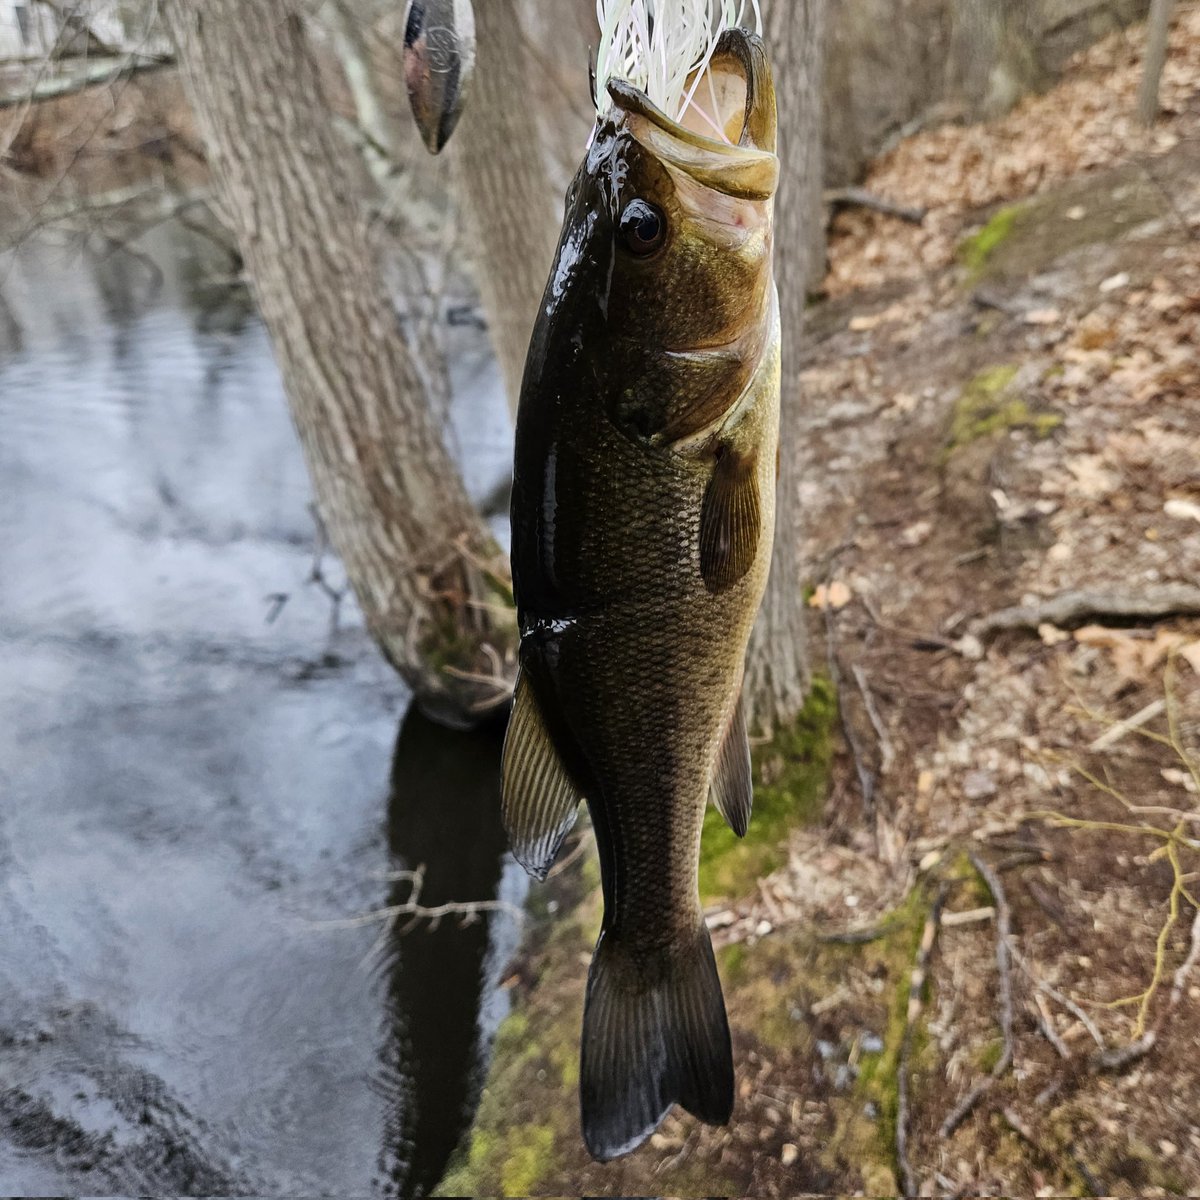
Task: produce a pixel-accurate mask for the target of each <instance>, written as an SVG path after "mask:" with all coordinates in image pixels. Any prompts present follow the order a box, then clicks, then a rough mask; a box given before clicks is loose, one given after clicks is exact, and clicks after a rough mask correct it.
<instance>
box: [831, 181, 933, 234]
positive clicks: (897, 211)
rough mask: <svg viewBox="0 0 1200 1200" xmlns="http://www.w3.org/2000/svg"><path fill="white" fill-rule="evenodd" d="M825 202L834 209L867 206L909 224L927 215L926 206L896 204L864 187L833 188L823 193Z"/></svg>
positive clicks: (922, 221) (917, 222)
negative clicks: (914, 206)
mask: <svg viewBox="0 0 1200 1200" xmlns="http://www.w3.org/2000/svg"><path fill="white" fill-rule="evenodd" d="M825 203H826V204H828V205H829V207H830V208H831V209H833V210H834V211H836V210H837V209H839V208H867V209H870V210H871V211H872V212H877V213H882V214H883V215H884V216H885V217H896V218H898V219H899V220H901V221H907V222H909V224H911V225H922V224H924V222H925V218H926V217H927V216H928V215H929V209H927V208H913V207H910V206H909V205H907V204H898V203H897V202H896V201H894V200H888V199H886V198H885V197H883V196H877V195H875V193H874V192H868V191H867V189H866V188H860V187H847V188H835V189H833V190H832V191H828V192H826V193H825Z"/></svg>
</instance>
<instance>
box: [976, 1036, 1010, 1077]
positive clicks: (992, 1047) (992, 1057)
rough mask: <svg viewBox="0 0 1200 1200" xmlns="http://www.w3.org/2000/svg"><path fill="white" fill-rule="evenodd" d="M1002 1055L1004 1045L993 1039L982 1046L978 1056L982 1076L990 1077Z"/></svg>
mask: <svg viewBox="0 0 1200 1200" xmlns="http://www.w3.org/2000/svg"><path fill="white" fill-rule="evenodd" d="M1003 1053H1004V1043H1003V1042H1002V1041H1000V1040H999V1039H994V1040H993V1041H990V1042H988V1044H987V1045H986V1046H984V1048H983V1050H982V1051H981V1052H980V1054H979V1069H980V1071H982V1072H983V1074H984V1075H990V1074H991V1073H992V1071H993V1070H995V1067H996V1064H997V1063H998V1062H999V1061H1000V1057H1001V1055H1003Z"/></svg>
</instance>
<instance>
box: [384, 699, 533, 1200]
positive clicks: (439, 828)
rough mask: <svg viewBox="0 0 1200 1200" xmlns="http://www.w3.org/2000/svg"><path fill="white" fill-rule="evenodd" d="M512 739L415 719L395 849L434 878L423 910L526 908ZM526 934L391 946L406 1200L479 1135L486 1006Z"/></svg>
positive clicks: (395, 1140) (394, 1154)
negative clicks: (484, 904)
mask: <svg viewBox="0 0 1200 1200" xmlns="http://www.w3.org/2000/svg"><path fill="white" fill-rule="evenodd" d="M503 736H504V725H503V722H500V723H498V724H496V725H494V726H492V727H490V728H487V729H483V730H478V731H476V732H474V733H460V732H455V731H452V730H448V729H444V728H442V727H440V726H438V725H435V724H433V723H432V722H431V721H429V720H428V719H427V718H426V717H424V716H423V715H422V714H421V713H420V712H419V711H418V710H417V709H415V708H414V709H412V710H410V712H409V714H408V716H407V717H406V718H405V721H404V725H403V726H402V727H401V730H400V737H399V739H398V740H397V742H396V755H395V758H394V760H393V763H392V781H391V797H390V801H389V804H388V845H389V846H390V848H391V851H392V855H393V862H394V864H395V867H396V868H397V869H400V870H403V869H408V870H416V869H418V868H423V882H422V885H421V890H420V903H421V904H422V905H424V906H427V907H436V906H438V905H443V904H448V903H456V904H457V903H462V902H470V901H480V900H485V901H486V900H491V899H493V898H494V897H497V896H503V895H505V894H507V895H509V897H510V898H511V899H513V900H518V901H519V899H520V889H521V887H522V886H523V884H522V881H521V880H520V877H519V874H518V873H516V872H514V871H513V870H512V867H511V864H510V869H509V874H508V878H507V879H504V870H503V865H504V861H505V860H504V852H505V849H506V842H505V837H504V831H503V828H502V827H501V824H500V751H501V746H502V743H503ZM502 884H503V885H504V886H502ZM411 894H412V886H411V884H410V883H409V882H407V881H401V882H397V884H396V885H395V887H394V888H393V890H392V894H391V897H390V900H389V903H390V904H393V905H401V904H404V903H405V902H406V901H408V900H409V899H410V897H411ZM400 928H404V925H403V923H402V925H401V926H400ZM516 933H517V930H516V923H515V922H514V920H513V918H512V917H511V916H508V915H506V914H491V915H484V916H482V917H480V918H479V919H476V920H475V921H473V922H472V923H470V924H466V925H464V924H463V923H462V921H461V920H458V919H453V918H450V919H446V920H443V921H441V922H440V923H438V924H437V925H436V926H433V925H431V923H430V922H429V921H422V922H419V923H416V924H412V925H410V926H408V928H407V932H400V933H398V934H397V935H396V936H395V937H393V939H392V941H391V946H390V954H389V961H388V963H387V966H386V979H387V989H388V1000H389V1008H390V1018H391V1019H390V1021H389V1023H388V1041H387V1045H386V1047H385V1050H384V1053H383V1058H384V1062H385V1065H386V1066H387V1067H388V1068H389V1069H388V1070H387V1071H386V1072H385V1079H386V1080H388V1081H389V1085H390V1090H391V1095H392V1097H393V1100H394V1102H395V1107H394V1110H393V1113H392V1116H391V1119H390V1121H389V1123H388V1132H387V1139H386V1142H387V1144H386V1145H385V1152H384V1155H383V1158H382V1164H383V1170H384V1173H385V1174H386V1175H387V1176H388V1177H389V1178H390V1181H391V1184H392V1186H393V1188H394V1190H395V1194H397V1195H399V1196H403V1197H409V1196H421V1195H425V1194H427V1193H428V1192H429V1190H430V1189H431V1188H432V1187H433V1186H434V1185H435V1184H436V1183H437V1182H438V1181H439V1180H440V1179H441V1177H442V1173H443V1172H444V1170H445V1167H446V1163H447V1161H448V1160H449V1158H450V1155H451V1153H452V1152H453V1150H454V1148H455V1146H456V1145H457V1144H458V1142H459V1140H460V1138H461V1137H462V1135H463V1133H464V1132H465V1131H466V1129H467V1127H468V1126H469V1124H470V1121H471V1117H472V1115H473V1113H474V1110H475V1107H476V1105H477V1104H478V1100H479V1090H480V1086H481V1084H482V1069H483V1063H484V1049H485V1046H486V1043H487V1041H488V1040H489V1039H490V1036H491V1034H492V1033H493V1032H494V1024H495V1022H494V1019H493V1017H492V1015H491V1014H490V1013H488V1012H487V1011H486V1010H485V1008H484V1005H483V1000H484V996H485V993H490V992H492V991H494V989H495V986H496V984H497V982H498V980H497V979H496V978H495V976H496V974H497V972H498V971H499V970H500V969H502V968H503V965H504V963H505V961H506V960H507V959H508V958H509V956H510V954H511V952H512V950H513V948H514V941H515V937H516ZM481 1013H482V1017H481Z"/></svg>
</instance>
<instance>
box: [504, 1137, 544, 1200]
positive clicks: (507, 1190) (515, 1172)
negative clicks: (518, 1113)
mask: <svg viewBox="0 0 1200 1200" xmlns="http://www.w3.org/2000/svg"><path fill="white" fill-rule="evenodd" d="M553 1148H554V1129H553V1128H552V1127H551V1126H549V1125H525V1126H522V1127H521V1128H520V1129H519V1130H518V1131H517V1132H516V1133H515V1134H514V1136H513V1137H512V1138H511V1139H510V1150H509V1155H508V1161H507V1162H505V1164H504V1169H503V1170H502V1171H501V1173H500V1186H501V1187H502V1188H503V1194H504V1195H505V1196H531V1195H533V1192H534V1188H535V1187H536V1185H537V1183H538V1181H539V1180H540V1179H541V1177H542V1170H543V1168H544V1167H545V1165H546V1162H547V1160H548V1159H549V1157H550V1151H551V1150H552V1149H553Z"/></svg>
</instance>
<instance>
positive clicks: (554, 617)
mask: <svg viewBox="0 0 1200 1200" xmlns="http://www.w3.org/2000/svg"><path fill="white" fill-rule="evenodd" d="M709 70H710V72H711V86H710V90H709V92H706V93H705V94H711V96H712V97H713V99H714V100H717V101H719V103H720V105H721V110H720V111H721V118H720V119H721V120H722V121H723V122H724V126H723V128H724V130H725V132H726V135H727V137H728V144H727V143H726V142H724V141H722V140H719V139H717V138H714V137H710V136H707V135H706V134H705V133H704V132H702V129H703V127H701V129H699V130H698V129H696V128H693V127H691V124H688V123H681V122H678V121H676V120H673V119H672V118H670V117H669V116H667V115H666V114H665V113H664V112H663V111H661V110H660V109H659V108H657V107H656V106H655V105H654V104H652V103H651V101H650V100H649V99H648V97H647V95H646V94H645V93H644V92H642V91H640V90H639V89H638V88H636V87H634V86H633V85H631V84H629V83H627V82H625V81H622V80H619V79H613V80H610V81H609V82H608V84H607V91H608V94H609V96H610V97H611V101H612V104H611V107H610V108H609V109H608V112H607V114H606V115H604V116H602V117H601V118H600V119H599V120H598V122H597V125H596V128H595V131H594V135H593V140H592V142H591V144H590V147H589V149H588V151H587V155H586V157H585V159H584V161H583V164H582V166H581V167H580V169H579V172H578V174H577V175H576V177H575V179H574V182H573V183H572V185H571V188H570V191H569V193H568V196H567V201H566V211H565V218H564V224H563V229H562V234H561V239H560V242H559V246H558V250H557V254H556V258H555V261H554V264H553V267H552V270H551V273H550V278H549V281H548V283H547V287H546V291H545V295H544V298H543V301H542V305H541V309H540V311H539V315H538V320H537V324H536V327H535V329H534V333H533V338H532V342H531V345H530V350H529V355H528V359H527V365H526V371H525V375H524V381H523V385H522V392H521V397H520V405H519V410H518V417H517V429H516V450H515V463H514V484H513V497H512V572H513V583H514V593H515V598H516V603H517V615H518V625H519V633H520V644H519V652H518V678H517V684H516V691H515V696H514V700H513V707H512V711H511V715H510V720H509V727H508V733H507V736H506V741H505V748H504V758H503V766H502V772H503V781H502V814H503V819H504V822H505V826H506V829H507V831H508V834H509V840H510V844H511V847H512V850H513V853H514V856H515V857H516V858H517V859H518V861H520V862H521V863H522V865H523V866H524V867H525V868H526V870H527V871H528V872H529V873H530V874H531V875H533V876H534V877H535V878H537V879H544V878H545V877H546V875H547V873H548V871H549V869H550V867H551V865H552V863H553V862H554V860H555V857H556V856H557V854H558V852H559V849H560V847H561V846H562V843H563V840H564V838H565V837H566V835H567V833H568V832H569V831H570V829H571V827H572V825H573V823H574V821H575V819H576V814H577V811H578V809H579V805H580V802H581V801H586V804H587V807H588V810H589V812H590V815H591V821H592V825H593V828H594V831H595V839H596V845H597V848H598V853H599V859H600V870H601V881H602V890H603V898H604V918H603V923H602V929H601V932H600V936H599V940H598V942H597V944H596V947H595V951H594V955H593V958H592V963H591V968H590V970H589V974H588V981H587V990H586V999H585V1005H584V1017H583V1030H582V1038H581V1051H580V1057H581V1061H580V1118H581V1126H582V1133H583V1137H584V1140H585V1142H586V1145H587V1148H588V1150H589V1151H590V1153H591V1154H592V1156H593V1157H594V1158H596V1159H598V1160H600V1161H607V1160H610V1159H613V1158H617V1157H619V1156H621V1155H623V1154H626V1153H628V1152H630V1151H632V1150H633V1149H635V1148H636V1147H637V1146H639V1145H640V1144H641V1143H642V1142H644V1141H645V1140H646V1139H647V1138H648V1137H649V1136H650V1134H651V1133H652V1132H653V1130H654V1129H655V1128H657V1126H658V1125H659V1124H660V1123H661V1121H662V1119H663V1118H664V1116H665V1115H666V1114H667V1112H668V1111H669V1110H670V1109H671V1108H672V1106H673V1105H675V1104H679V1105H681V1106H682V1107H683V1108H684V1109H686V1110H687V1111H688V1112H690V1113H692V1114H693V1115H694V1116H695V1117H697V1118H699V1119H700V1120H701V1121H703V1122H706V1123H708V1124H713V1125H722V1124H726V1123H727V1122H728V1121H729V1119H730V1117H731V1114H732V1108H733V1093H734V1070H733V1057H732V1050H731V1042H730V1032H729V1024H728V1020H727V1017H726V1012H725V1004H724V998H723V995H722V992H721V984H720V980H719V978H718V974H717V968H716V963H715V959H714V955H713V948H712V943H711V940H710V937H709V933H708V930H707V928H706V926H705V922H704V917H703V912H702V909H701V903H700V896H699V887H698V869H699V868H698V859H699V851H700V841H701V827H702V825H703V821H704V814H705V808H706V805H707V803H708V801H709V799H710V798H711V799H712V801H713V802H714V803H715V804H716V805H717V807H718V808H719V809H720V810H721V812H722V813H723V814H724V816H725V818H726V820H727V821H728V823H729V824H730V826H731V827H732V828H733V829H734V831H735V832H736V833H737V834H739V835H744V834H745V832H746V828H747V824H748V822H749V819H750V810H751V803H752V776H751V762H750V750H749V740H748V737H747V729H746V718H745V709H744V706H743V704H742V700H741V688H742V680H743V674H744V664H745V653H746V647H747V644H748V640H749V637H750V633H751V628H752V626H753V624H754V620H755V616H756V613H757V610H758V608H759V605H760V602H761V600H762V596H763V592H764V589H765V587H766V580H767V574H768V570H769V565H770V560H771V548H772V539H773V530H774V516H775V484H776V477H777V473H778V439H779V386H780V379H779V370H780V322H779V307H778V297H777V293H776V287H775V281H774V273H773V213H774V195H775V190H776V187H777V183H778V178H779V160H778V158H777V155H776V106H775V91H774V84H773V80H772V75H771V68H770V64H769V61H768V57H767V53H766V49H765V47H764V45H763V42H762V41H761V39H760V38H759V37H757V36H756V35H754V34H752V33H749V32H748V31H745V30H741V29H732V30H727V31H725V32H724V33H723V34H721V37H720V41H719V42H718V43H717V46H716V50H715V52H714V55H713V58H712V62H711V65H710V68H709Z"/></svg>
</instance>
